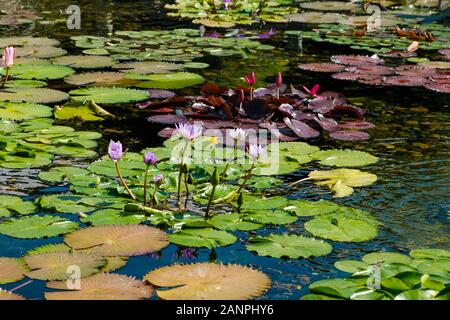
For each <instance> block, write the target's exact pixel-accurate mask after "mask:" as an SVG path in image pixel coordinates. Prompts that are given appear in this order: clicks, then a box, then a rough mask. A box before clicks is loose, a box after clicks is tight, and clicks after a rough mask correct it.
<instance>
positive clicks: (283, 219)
mask: <svg viewBox="0 0 450 320" xmlns="http://www.w3.org/2000/svg"><path fill="white" fill-rule="evenodd" d="M244 218H245V220H247V221H251V222H255V223H260V224H288V223H294V222H296V221H297V219H298V218H297V217H296V216H293V215H291V214H289V213H288V212H286V211H283V210H275V211H272V210H257V211H251V213H247V214H246V215H245V217H244Z"/></svg>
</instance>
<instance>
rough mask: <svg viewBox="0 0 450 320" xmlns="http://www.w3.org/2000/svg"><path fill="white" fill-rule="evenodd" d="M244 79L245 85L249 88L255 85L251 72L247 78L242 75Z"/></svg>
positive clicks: (254, 77) (254, 76)
mask: <svg viewBox="0 0 450 320" xmlns="http://www.w3.org/2000/svg"><path fill="white" fill-rule="evenodd" d="M244 79H245V82H247V84H248V85H249V86H253V85H254V84H255V83H256V75H255V72H253V71H252V73H250V75H248V76H247V75H245V74H244Z"/></svg>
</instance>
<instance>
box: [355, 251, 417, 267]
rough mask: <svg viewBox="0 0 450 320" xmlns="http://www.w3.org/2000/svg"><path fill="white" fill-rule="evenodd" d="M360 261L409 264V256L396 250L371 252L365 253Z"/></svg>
mask: <svg viewBox="0 0 450 320" xmlns="http://www.w3.org/2000/svg"><path fill="white" fill-rule="evenodd" d="M362 261H364V262H365V263H367V264H374V263H381V262H383V263H403V264H407V265H409V264H410V263H411V258H410V257H408V256H406V255H404V254H401V253H398V252H372V253H369V254H366V255H365V256H364V257H363V258H362Z"/></svg>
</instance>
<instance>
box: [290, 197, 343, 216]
mask: <svg viewBox="0 0 450 320" xmlns="http://www.w3.org/2000/svg"><path fill="white" fill-rule="evenodd" d="M338 208H339V205H338V204H336V203H333V202H331V201H326V200H319V201H307V200H289V202H288V205H287V207H285V208H284V210H286V211H289V212H295V214H296V215H297V216H299V217H305V216H316V215H320V214H326V213H331V212H334V211H336V210H337V209H338Z"/></svg>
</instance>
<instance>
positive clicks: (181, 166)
mask: <svg viewBox="0 0 450 320" xmlns="http://www.w3.org/2000/svg"><path fill="white" fill-rule="evenodd" d="M188 144H189V142H188V141H186V143H185V145H184V147H183V151H182V152H181V160H180V168H179V172H178V195H177V204H178V209H180V210H181V180H182V178H183V165H184V154H185V153H186V149H187V146H188Z"/></svg>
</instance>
